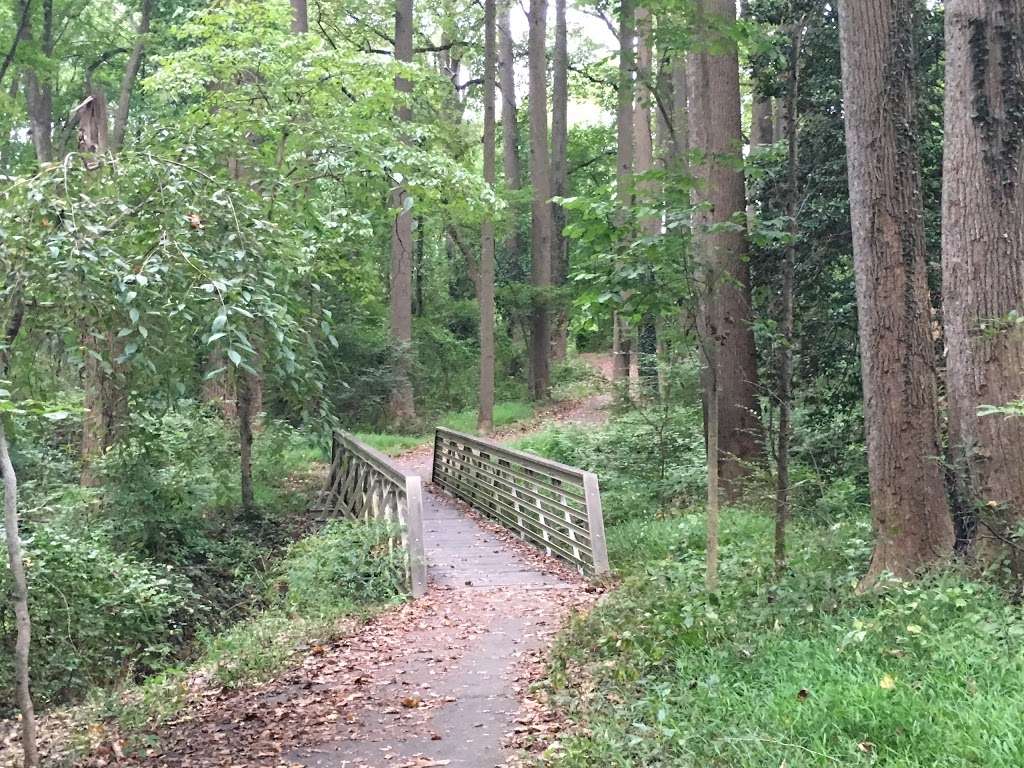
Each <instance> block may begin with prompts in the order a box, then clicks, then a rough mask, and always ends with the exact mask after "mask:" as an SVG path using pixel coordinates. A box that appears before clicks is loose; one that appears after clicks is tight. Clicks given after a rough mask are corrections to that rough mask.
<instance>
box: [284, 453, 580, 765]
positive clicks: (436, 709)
mask: <svg viewBox="0 0 1024 768" xmlns="http://www.w3.org/2000/svg"><path fill="white" fill-rule="evenodd" d="M431 458H432V457H431V454H430V453H429V452H424V453H423V454H422V455H413V456H412V457H410V458H407V459H405V460H404V461H402V462H399V463H400V465H401V468H402V469H403V470H405V471H414V472H417V473H419V474H421V476H423V477H424V478H427V477H428V476H429V472H430V465H431ZM424 491H425V493H424V498H423V528H424V543H425V548H426V555H427V574H428V583H429V589H428V591H427V594H426V596H425V597H424V598H423V599H421V600H419V601H417V602H416V604H415V612H416V618H415V621H416V623H415V626H410V627H408V630H407V631H406V632H405V633H404V635H403V637H401V638H395V637H393V636H392V637H390V638H388V639H387V640H386V642H389V643H391V644H392V648H391V649H390V653H386V654H385V659H387V660H386V662H385V663H383V664H381V665H379V666H378V667H377V668H376V669H374V670H372V671H370V673H369V675H368V678H369V679H368V681H367V684H366V685H365V686H364V691H365V693H364V695H363V697H362V703H361V705H360V706H359V708H358V711H357V712H354V713H350V714H349V715H348V716H347V718H346V722H344V723H343V724H340V725H339V729H338V733H337V735H336V737H335V739H334V740H332V741H328V742H326V743H322V744H318V745H315V746H310V747H306V748H302V749H298V750H295V751H293V752H292V754H291V755H289V758H290V760H291V761H293V762H297V763H300V764H302V765H306V766H323V767H325V768H385V767H387V768H420V767H421V766H423V767H427V766H449V768H490V767H491V766H499V765H502V764H503V763H504V761H505V759H506V757H507V753H506V749H505V747H504V743H503V742H504V740H505V737H506V735H507V734H509V733H510V732H512V731H513V730H514V728H515V727H516V718H517V712H518V709H519V697H518V694H519V693H520V692H521V690H522V689H523V687H524V686H525V685H526V682H527V681H526V679H525V678H526V676H528V670H527V666H528V663H529V662H531V661H532V660H534V659H535V658H537V657H538V656H539V655H541V654H542V653H543V651H544V650H545V649H546V648H547V646H548V643H549V641H550V639H551V638H552V636H553V634H554V633H555V632H556V631H557V629H558V628H559V626H560V625H561V624H562V623H563V621H564V619H565V617H566V615H567V613H568V610H569V606H570V605H571V604H573V603H575V602H578V601H579V600H580V599H581V596H582V590H581V586H582V582H581V580H580V579H579V578H577V577H576V576H575V574H573V573H571V572H570V571H569V570H568V569H564V572H563V573H561V575H558V569H557V568H556V569H552V568H541V567H539V566H538V564H537V562H538V561H537V559H536V558H531V557H530V556H529V555H528V554H527V553H526V550H525V548H526V546H527V545H521V547H520V546H516V544H515V543H512V542H509V540H508V537H504V536H499V535H497V534H496V533H494V532H493V531H491V530H487V529H486V528H485V527H484V526H482V525H480V524H479V523H478V522H477V521H476V520H475V519H473V518H472V517H471V516H470V515H467V513H466V512H465V507H464V506H463V505H462V504H461V503H460V502H456V501H455V500H453V499H452V498H451V497H449V496H448V495H446V494H444V493H443V492H440V491H438V490H437V489H436V488H434V487H433V486H430V485H425V487H424Z"/></svg>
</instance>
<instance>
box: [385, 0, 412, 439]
mask: <svg viewBox="0 0 1024 768" xmlns="http://www.w3.org/2000/svg"><path fill="white" fill-rule="evenodd" d="M412 25H413V0H396V2H395V59H396V60H397V61H404V62H409V61H412ZM395 90H397V91H398V92H399V93H401V94H410V93H412V83H410V82H409V81H408V80H406V79H405V78H402V77H398V78H395ZM398 119H399V121H401V122H403V123H407V122H409V121H410V120H411V119H412V111H411V109H410V108H409V107H408V106H405V105H403V106H401V107H399V108H398ZM408 199H409V198H408V197H407V195H406V190H405V188H404V187H403V186H401V185H399V186H398V187H397V188H396V189H395V190H394V192H393V193H392V206H393V207H394V209H395V219H394V226H393V228H392V231H391V280H390V283H391V297H390V319H391V339H392V341H393V342H394V343H395V346H396V347H397V351H398V357H397V366H396V371H395V374H396V375H395V379H396V383H395V387H394V389H393V390H392V392H391V402H390V410H389V417H390V421H391V423H392V424H393V425H402V424H407V423H408V422H410V421H412V420H413V419H414V418H415V417H416V408H415V404H414V402H413V391H412V380H411V378H410V374H411V367H412V361H411V350H410V345H411V344H412V211H411V210H410V208H409V207H407V202H406V201H407V200H408Z"/></svg>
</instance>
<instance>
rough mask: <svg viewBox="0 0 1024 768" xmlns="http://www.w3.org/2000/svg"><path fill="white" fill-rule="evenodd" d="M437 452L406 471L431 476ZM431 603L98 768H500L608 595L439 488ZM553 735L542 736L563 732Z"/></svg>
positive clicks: (595, 413)
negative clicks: (535, 685)
mask: <svg viewBox="0 0 1024 768" xmlns="http://www.w3.org/2000/svg"><path fill="white" fill-rule="evenodd" d="M608 403H609V398H608V396H607V395H594V396H591V397H589V398H587V399H585V400H583V401H580V402H577V403H572V404H568V405H564V406H560V407H556V408H554V409H552V410H551V411H549V412H547V413H546V414H543V415H542V417H541V419H539V420H535V421H534V422H532V423H531V424H530V425H529V426H528V427H527V428H522V427H520V428H512V429H509V430H507V431H505V432H503V433H501V434H500V435H498V436H497V439H499V440H509V439H514V438H517V437H520V436H522V435H524V434H527V433H528V432H531V431H538V430H540V429H544V428H545V427H546V426H547V425H548V424H550V423H551V422H552V421H553V422H556V423H559V424H596V423H600V422H603V421H604V420H605V419H606V418H607V411H606V409H607V406H608ZM431 460H432V455H431V450H430V449H429V448H426V449H417V450H415V451H412V452H410V453H408V454H406V455H404V456H401V457H399V458H398V459H397V460H396V462H397V463H398V464H399V465H400V466H402V467H403V468H404V469H406V470H412V471H415V472H418V473H420V474H421V475H422V476H424V477H428V476H429V472H430V464H431ZM426 490H427V493H426V494H425V499H424V502H425V503H424V507H425V508H424V529H425V530H424V536H425V540H426V548H427V559H428V577H429V582H430V586H429V590H428V593H427V595H426V596H425V597H424V598H422V599H420V600H417V601H415V602H412V603H408V604H406V605H404V606H402V607H400V608H398V609H396V610H393V611H389V612H386V613H384V614H382V615H381V616H379V617H377V618H376V619H374V620H372V621H370V622H368V623H367V624H365V625H363V626H362V627H360V628H359V629H357V630H355V631H354V632H353V633H352V634H351V635H349V636H347V637H345V638H344V639H342V640H339V641H336V642H334V643H330V644H325V645H313V646H311V647H310V648H309V649H308V650H307V651H306V653H305V655H304V657H303V658H302V661H301V663H298V664H296V665H295V666H293V667H292V668H291V669H289V670H288V671H287V672H285V673H284V674H282V675H281V676H279V677H278V678H277V679H275V680H273V681H271V682H269V683H266V684H264V685H261V686H253V687H249V688H246V689H243V690H239V691H217V690H214V691H205V692H202V693H199V694H196V695H195V696H194V697H193V701H191V702H190V704H189V706H188V707H187V708H186V710H185V714H184V716H183V717H181V718H180V719H179V720H177V721H176V722H174V723H172V724H170V725H169V726H168V727H165V728H163V729H161V731H160V732H159V734H157V735H158V736H159V746H154V747H153V748H152V749H151V750H149V752H148V754H147V755H146V756H145V757H144V758H143V759H141V760H131V761H129V760H126V759H125V758H124V757H123V756H122V755H119V754H118V751H119V750H113V751H112V752H110V753H109V754H100V755H96V754H94V755H93V759H92V760H91V761H90V764H91V765H127V764H135V765H146V766H168V767H170V766H177V767H180V768H196V767H198V766H232V767H235V766H238V767H239V768H240V767H241V766H320V767H323V768H430V767H432V766H450V767H451V768H491V767H492V766H500V765H503V764H505V763H506V760H507V759H508V758H509V757H510V755H511V753H512V750H511V749H510V748H509V743H510V740H514V739H515V738H516V737H517V734H522V733H523V732H529V731H531V730H536V728H535V727H534V725H531V722H532V721H531V715H530V713H529V711H528V710H524V709H523V701H524V695H525V693H526V689H527V687H528V685H529V683H530V682H531V681H532V680H533V679H534V678H535V677H536V675H537V674H539V671H540V670H541V669H542V666H543V665H542V662H543V659H544V658H545V656H546V654H547V651H548V648H549V647H550V643H551V641H552V639H553V637H554V635H555V633H556V632H557V631H558V629H559V628H560V627H561V626H563V624H564V623H565V621H566V620H567V618H568V616H569V614H570V613H571V612H572V611H573V610H576V609H578V608H583V607H585V606H587V605H589V604H590V603H591V602H592V601H593V599H594V597H595V594H594V593H593V591H592V589H591V588H590V587H589V586H588V585H587V584H586V582H584V581H583V580H582V579H581V578H580V577H579V576H578V575H577V574H576V573H575V572H574V571H572V570H570V569H569V568H567V567H565V566H563V565H561V564H560V563H558V562H557V561H554V560H551V559H549V558H546V557H545V556H543V555H541V554H540V553H539V552H537V551H536V550H534V549H532V548H531V547H529V546H527V545H525V544H523V543H522V542H520V541H519V540H518V539H516V538H515V537H513V536H511V535H510V534H508V533H506V532H505V531H503V530H502V529H500V528H499V527H497V526H495V525H493V524H491V523H488V522H486V521H483V520H481V519H480V518H479V517H478V516H477V515H476V514H475V513H473V512H472V511H471V510H469V509H468V507H466V506H465V505H464V504H462V503H461V502H458V501H455V500H454V499H452V498H451V497H449V496H447V495H446V494H443V493H441V492H439V491H437V490H436V489H435V488H433V486H430V485H427V486H426ZM550 728H551V726H550V725H545V726H541V728H540V730H544V729H550Z"/></svg>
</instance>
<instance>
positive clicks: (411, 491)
mask: <svg viewBox="0 0 1024 768" xmlns="http://www.w3.org/2000/svg"><path fill="white" fill-rule="evenodd" d="M405 529H406V536H407V542H408V543H407V548H408V552H409V588H410V590H411V592H412V596H413V597H423V595H424V594H426V591H427V554H426V548H425V547H424V544H423V484H422V483H421V482H420V478H419V476H418V475H406V478H405Z"/></svg>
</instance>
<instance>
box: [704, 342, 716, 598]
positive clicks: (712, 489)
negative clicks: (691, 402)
mask: <svg viewBox="0 0 1024 768" xmlns="http://www.w3.org/2000/svg"><path fill="white" fill-rule="evenodd" d="M704 346H705V358H706V359H705V364H706V366H707V368H706V371H707V372H706V375H705V377H704V378H705V379H706V381H707V384H708V386H707V394H708V397H707V422H708V423H707V431H708V442H707V467H708V498H707V518H708V519H707V526H708V533H707V553H706V563H707V570H706V573H705V576H704V586H705V588H706V589H707V591H708V592H717V591H718V512H719V502H718V490H719V478H718V464H719V462H718V460H717V457H718V455H719V452H718V448H719V446H718V380H719V376H718V359H717V357H718V345H717V344H716V343H715V342H714V340H713V339H712V340H708V341H706V342H705V343H704Z"/></svg>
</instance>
